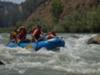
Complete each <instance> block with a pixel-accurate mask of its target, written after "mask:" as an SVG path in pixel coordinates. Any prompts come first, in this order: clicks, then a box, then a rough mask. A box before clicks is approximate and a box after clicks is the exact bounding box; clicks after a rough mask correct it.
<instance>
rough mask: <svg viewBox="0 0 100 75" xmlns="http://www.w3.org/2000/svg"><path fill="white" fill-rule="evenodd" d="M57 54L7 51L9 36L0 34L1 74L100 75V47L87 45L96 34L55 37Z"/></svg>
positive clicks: (41, 50) (11, 49)
mask: <svg viewBox="0 0 100 75" xmlns="http://www.w3.org/2000/svg"><path fill="white" fill-rule="evenodd" d="M58 35H59V36H60V37H63V38H64V40H65V43H66V46H65V47H64V48H60V51H58V52H53V51H48V50H46V49H45V48H42V49H40V50H39V51H37V52H36V51H35V50H34V49H25V48H19V47H18V48H8V47H6V44H7V43H8V41H9V34H7V33H1V34H0V61H3V62H4V63H5V64H6V65H1V66H0V75H100V45H95V44H91V45H88V44H87V43H86V42H87V40H88V39H89V38H91V37H93V36H95V35H97V34H58Z"/></svg>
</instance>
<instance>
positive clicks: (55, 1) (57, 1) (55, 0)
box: [52, 0, 63, 22]
mask: <svg viewBox="0 0 100 75" xmlns="http://www.w3.org/2000/svg"><path fill="white" fill-rule="evenodd" d="M62 12H63V5H62V3H61V0H52V14H53V16H54V21H55V22H58V21H59V18H60V15H61V13H62Z"/></svg>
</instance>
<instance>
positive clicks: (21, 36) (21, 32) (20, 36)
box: [17, 26, 27, 42]
mask: <svg viewBox="0 0 100 75" xmlns="http://www.w3.org/2000/svg"><path fill="white" fill-rule="evenodd" d="M26 35H27V29H26V27H25V26H20V27H19V28H18V29H17V42H21V41H25V40H26Z"/></svg>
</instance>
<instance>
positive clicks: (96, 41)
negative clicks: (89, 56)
mask: <svg viewBox="0 0 100 75" xmlns="http://www.w3.org/2000/svg"><path fill="white" fill-rule="evenodd" d="M87 44H100V35H97V36H94V37H91V38H90V39H89V40H88V41H87Z"/></svg>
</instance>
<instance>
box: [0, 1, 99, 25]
mask: <svg viewBox="0 0 100 75" xmlns="http://www.w3.org/2000/svg"><path fill="white" fill-rule="evenodd" d="M52 1H53V0H26V1H25V2H23V3H22V4H20V5H17V4H14V3H10V2H2V1H0V27H6V26H11V25H15V24H16V22H18V21H25V22H24V24H27V22H30V21H32V20H33V19H36V18H41V19H42V20H44V21H46V22H47V23H48V24H51V23H52V22H53V17H54V16H53V15H52ZM99 3H100V0H61V4H62V5H63V11H62V13H61V14H60V15H59V16H60V18H59V20H60V21H62V20H63V18H64V17H65V16H67V15H71V14H72V13H73V12H74V11H76V10H79V9H81V10H84V9H89V10H90V9H91V8H95V7H96V5H98V4H99Z"/></svg>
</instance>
